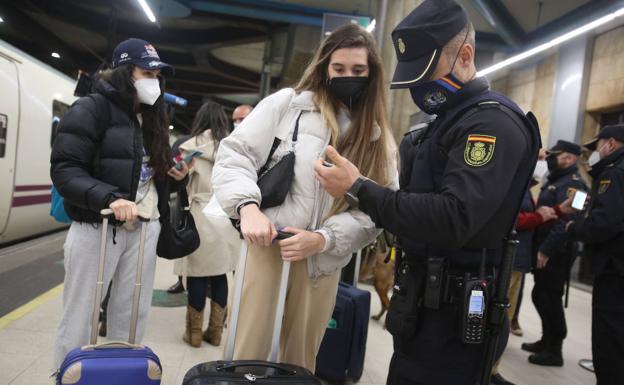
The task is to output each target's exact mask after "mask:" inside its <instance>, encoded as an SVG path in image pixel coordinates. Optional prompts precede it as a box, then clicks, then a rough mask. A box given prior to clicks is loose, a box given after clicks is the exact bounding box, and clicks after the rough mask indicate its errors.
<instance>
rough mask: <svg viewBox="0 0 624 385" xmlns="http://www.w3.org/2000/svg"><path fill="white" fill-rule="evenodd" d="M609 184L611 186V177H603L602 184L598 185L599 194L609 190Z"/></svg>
mask: <svg viewBox="0 0 624 385" xmlns="http://www.w3.org/2000/svg"><path fill="white" fill-rule="evenodd" d="M609 186H611V180H610V179H603V180H601V181H600V184H599V185H598V194H604V193H606V192H607V190H608V189H609Z"/></svg>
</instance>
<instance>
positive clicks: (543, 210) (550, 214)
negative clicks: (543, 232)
mask: <svg viewBox="0 0 624 385" xmlns="http://www.w3.org/2000/svg"><path fill="white" fill-rule="evenodd" d="M535 212H536V213H538V214H539V215H540V216H541V217H542V222H548V221H552V220H553V219H557V213H556V212H555V209H553V208H552V207H548V206H542V207H540V208H538V209H537V210H535Z"/></svg>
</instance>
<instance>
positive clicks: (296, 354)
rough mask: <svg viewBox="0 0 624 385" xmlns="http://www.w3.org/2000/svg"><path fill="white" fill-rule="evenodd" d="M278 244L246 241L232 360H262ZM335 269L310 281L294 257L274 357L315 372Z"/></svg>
mask: <svg viewBox="0 0 624 385" xmlns="http://www.w3.org/2000/svg"><path fill="white" fill-rule="evenodd" d="M281 267H282V259H281V256H280V249H279V246H277V245H275V246H271V247H260V246H250V247H249V252H248V255H247V266H246V269H245V270H246V271H245V280H244V283H243V296H242V299H241V306H240V312H239V318H238V330H237V333H236V340H235V343H234V359H235V360H266V359H267V357H268V355H269V353H270V350H271V334H272V331H273V325H274V323H275V308H276V306H277V296H278V293H279V284H280V276H281V271H282V268H281ZM339 278H340V277H339V273H338V272H336V273H335V274H333V275H330V276H322V277H320V278H319V279H318V280H316V281H313V280H312V279H311V278H310V277H309V275H308V264H307V261H305V260H303V261H298V262H293V263H292V264H291V267H290V276H289V278H288V291H287V294H286V305H285V309H284V321H283V324H282V332H281V337H280V351H279V357H278V361H279V362H284V363H289V364H294V365H299V366H303V367H304V368H306V369H308V370H310V371H312V372H314V369H315V366H316V354H317V353H318V350H319V347H320V345H321V341H322V340H323V336H324V335H325V329H326V328H327V323H328V322H329V319H330V318H331V315H332V312H333V310H334V305H335V303H336V293H337V291H338V280H339Z"/></svg>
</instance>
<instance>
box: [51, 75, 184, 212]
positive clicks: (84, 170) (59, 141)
mask: <svg viewBox="0 0 624 385" xmlns="http://www.w3.org/2000/svg"><path fill="white" fill-rule="evenodd" d="M142 156H143V134H142V131H141V127H140V125H139V122H138V121H137V119H136V115H135V113H134V111H133V108H132V101H128V100H124V99H123V97H122V95H121V94H120V93H119V92H118V91H117V90H116V89H115V88H113V86H112V85H111V84H110V83H108V82H106V81H104V80H100V81H99V82H98V83H97V84H96V85H95V93H94V94H93V95H89V96H85V97H83V98H80V99H78V100H77V101H76V102H75V103H74V104H73V105H72V106H71V107H70V109H69V110H68V111H67V113H66V114H65V115H64V116H63V118H62V119H61V121H60V123H59V131H58V135H57V137H56V139H55V141H54V146H53V148H52V156H51V160H50V162H51V167H50V175H51V177H52V181H53V183H54V186H56V188H57V189H58V191H59V193H60V194H61V195H62V196H63V197H64V198H65V210H66V211H67V214H68V215H69V217H70V218H71V219H72V220H74V221H77V222H88V223H93V222H101V217H100V214H99V212H100V211H101V210H102V209H104V208H107V207H108V206H109V205H110V203H112V202H113V201H114V200H116V199H119V198H123V199H127V200H130V201H134V200H135V199H136V192H137V188H138V184H139V176H140V172H141V161H142ZM170 183H172V186H170V185H169V184H170ZM185 184H186V180H184V181H182V182H181V183H174V182H173V179H171V178H167V179H164V180H158V179H155V186H156V190H157V191H158V210H159V212H160V216H161V218H163V219H164V218H168V217H169V192H170V190H171V189H172V188H173V189H175V190H178V189H179V188H181V187H182V186H184V185H185Z"/></svg>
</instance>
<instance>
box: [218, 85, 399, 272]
mask: <svg viewBox="0 0 624 385" xmlns="http://www.w3.org/2000/svg"><path fill="white" fill-rule="evenodd" d="M313 97H314V94H313V93H312V92H309V91H304V92H302V93H300V94H298V95H297V94H296V93H295V91H294V90H293V89H292V88H286V89H283V90H281V91H278V92H276V93H275V94H273V95H270V96H268V97H267V98H265V99H264V100H262V101H261V102H260V103H259V104H258V106H257V107H256V108H254V110H253V111H252V113H251V114H250V115H249V116H248V117H247V118H245V120H244V121H243V122H242V123H241V124H240V126H238V127H237V128H236V130H234V132H233V133H232V134H231V135H230V136H228V137H227V138H225V139H224V140H222V141H221V143H220V145H219V151H218V154H217V159H216V163H215V165H214V169H213V173H212V185H213V189H214V193H215V195H216V197H217V200H218V201H219V204H220V205H221V207H222V208H223V210H224V211H225V212H226V213H227V214H228V215H229V216H230V217H232V218H238V213H237V208H238V207H239V206H240V205H241V204H243V203H246V202H249V201H254V202H256V203H258V204H259V203H260V200H261V195H260V189H259V188H258V186H257V184H256V182H257V175H258V170H259V169H260V168H261V167H262V166H263V165H264V164H265V162H266V161H267V158H268V156H269V152H270V149H271V145H272V144H273V140H274V138H276V137H277V138H279V139H281V141H282V142H281V144H280V146H279V147H278V148H277V150H276V151H275V154H274V155H273V157H272V159H271V161H270V163H269V166H271V165H273V164H274V163H275V162H277V161H278V160H279V159H281V158H282V157H283V156H284V154H285V153H287V152H288V151H290V149H292V148H293V143H292V134H293V131H294V128H295V122H296V120H297V117H298V116H299V114H300V113H301V112H303V113H302V115H301V119H300V122H299V133H298V140H297V143H296V144H295V146H294V149H295V158H296V160H295V178H294V181H293V184H292V185H291V187H290V192H289V194H288V195H287V197H286V200H285V201H284V203H282V204H281V205H280V206H278V207H272V208H269V209H265V210H263V212H264V214H265V215H266V216H267V217H268V218H269V219H270V220H271V221H272V222H273V223H274V224H275V226H276V227H287V226H290V227H296V228H301V229H307V230H310V231H318V232H319V233H321V234H323V236H324V237H325V240H326V244H325V249H324V250H323V251H322V252H321V253H319V254H318V255H315V256H312V257H310V258H308V273H309V275H310V277H311V278H313V279H315V278H317V277H319V276H321V275H330V274H333V273H335V272H336V271H338V270H340V269H341V268H343V267H344V266H345V265H346V264H347V263H348V262H349V259H350V258H351V254H352V253H353V252H355V251H356V250H359V249H360V248H362V247H364V246H366V245H368V244H370V243H372V242H373V241H374V240H375V238H376V237H377V235H378V234H379V232H380V230H379V229H376V228H375V224H374V223H373V221H371V219H370V218H369V217H368V215H366V214H364V213H363V212H361V211H359V210H353V209H350V210H348V211H346V212H342V213H339V214H336V215H332V216H331V217H329V218H327V219H325V218H326V217H327V215H329V212H330V210H331V207H332V204H333V198H332V197H331V196H330V195H329V194H328V193H327V192H326V191H325V190H323V189H322V188H321V187H320V184H319V183H318V181H317V180H316V178H315V176H314V163H315V162H316V160H317V159H319V158H320V157H321V156H322V154H323V153H324V151H325V149H326V147H327V146H328V144H329V141H330V135H331V134H330V129H329V127H327V125H326V124H325V122H324V120H323V118H322V116H321V114H320V113H319V111H318V110H317V108H316V106H315V104H314V101H313ZM338 121H339V123H340V125H341V131H342V132H346V130H347V129H348V128H349V125H350V121H349V118H348V117H347V114H346V113H344V112H343V113H341V114H340V116H339V117H338ZM380 134H381V130H380V129H379V130H378V132H377V137H375V138H371V140H376V139H377V138H378V137H379V135H380ZM388 153H389V154H391V155H392V156H391V157H390V158H391V159H388V162H391V163H392V164H393V165H394V166H396V156H394V154H396V149H395V148H392V149H391V151H389V152H388ZM391 169H392V170H396V167H393V168H391ZM397 179H398V175H397V173H396V172H394V173H393V175H392V176H391V180H392V181H393V182H392V186H397V184H398V182H397Z"/></svg>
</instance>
